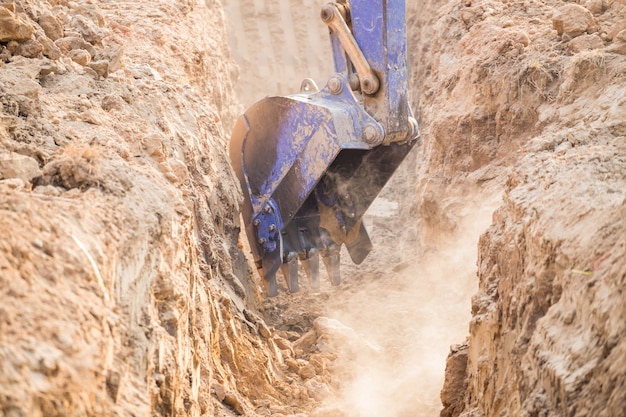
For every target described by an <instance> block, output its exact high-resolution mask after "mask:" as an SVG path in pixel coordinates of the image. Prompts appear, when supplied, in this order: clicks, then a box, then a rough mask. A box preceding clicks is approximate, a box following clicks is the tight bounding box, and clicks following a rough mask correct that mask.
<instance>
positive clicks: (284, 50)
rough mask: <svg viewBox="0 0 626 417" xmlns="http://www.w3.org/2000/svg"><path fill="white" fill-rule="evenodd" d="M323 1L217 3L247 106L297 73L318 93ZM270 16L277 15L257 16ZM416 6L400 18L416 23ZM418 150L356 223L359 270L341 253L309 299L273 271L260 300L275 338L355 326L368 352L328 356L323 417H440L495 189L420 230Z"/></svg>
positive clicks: (328, 63) (323, 69)
mask: <svg viewBox="0 0 626 417" xmlns="http://www.w3.org/2000/svg"><path fill="white" fill-rule="evenodd" d="M321 5H322V3H320V2H312V1H298V2H292V1H288V0H278V1H270V0H265V2H252V1H246V0H226V1H225V4H224V9H225V13H226V18H227V22H228V32H229V43H230V47H231V50H232V53H233V57H234V58H235V60H236V61H237V63H238V64H239V67H240V74H239V79H238V83H237V86H236V90H237V96H238V99H239V101H240V102H241V103H242V104H243V105H244V106H246V107H247V106H249V105H250V104H252V103H253V102H255V101H256V100H259V99H261V98H263V97H264V96H266V95H287V94H292V93H294V92H296V91H297V88H298V86H299V85H300V81H301V80H302V79H303V78H305V77H311V78H313V79H314V80H315V81H316V82H317V84H318V85H319V86H320V87H321V86H323V85H325V83H326V80H327V78H328V77H329V76H330V75H332V71H333V69H332V57H331V54H330V47H329V46H330V43H329V40H328V33H327V28H326V27H325V26H324V25H323V23H322V22H321V20H320V19H319V17H318V15H319V9H320V7H321ZM268 9H271V10H274V11H276V13H273V14H268V13H263V10H268ZM414 9H415V7H413V8H412V9H411V10H409V15H408V17H407V20H409V19H412V20H415V16H414V15H412V14H411V13H413V14H415V13H416V10H414ZM411 35H412V34H411V33H409V39H410V38H411ZM252 45H254V47H251V46H252ZM409 48H410V46H409ZM409 89H410V90H417V89H419V86H418V85H416V84H415V83H414V85H410V86H409ZM413 93H414V95H416V94H419V92H416V91H413ZM416 105H417V103H414V107H416ZM418 148H419V147H418ZM418 148H415V149H414V150H413V151H412V152H411V154H410V155H409V157H408V158H407V159H406V160H405V161H404V162H403V164H402V165H401V166H400V168H399V169H398V171H397V172H396V174H395V175H394V177H392V179H391V180H390V182H389V183H388V184H387V185H386V186H385V188H384V189H383V190H382V192H381V194H380V196H379V197H378V198H377V200H376V201H375V203H374V204H373V205H372V207H371V208H370V209H369V210H368V212H367V213H366V215H365V217H364V223H365V224H366V226H367V227H368V231H369V233H370V236H371V238H372V241H373V244H374V249H373V251H372V252H371V253H370V255H369V256H368V258H367V259H366V260H365V262H363V264H361V265H359V266H356V265H353V264H352V263H351V262H350V260H349V256H348V254H347V252H346V251H345V248H344V250H343V251H342V255H341V256H342V262H341V274H342V284H341V285H340V286H338V287H333V286H331V285H330V284H329V281H328V279H326V274H325V271H322V272H321V280H322V285H321V288H320V290H319V291H315V290H313V289H311V288H309V287H308V284H307V282H306V279H305V277H304V274H303V273H302V271H300V283H301V284H300V286H301V289H300V292H298V293H296V294H288V293H287V288H286V286H285V282H284V280H283V279H282V275H281V274H280V273H279V274H278V279H279V285H280V295H279V296H278V297H276V298H271V299H267V298H266V299H265V300H264V302H263V305H264V318H265V320H266V321H267V323H268V324H269V325H270V326H273V327H274V328H275V329H276V330H278V331H283V332H296V333H298V334H300V335H304V334H306V332H307V331H309V330H311V328H312V326H313V321H314V320H315V319H316V318H318V317H326V318H329V319H333V320H338V321H339V322H340V323H341V324H342V325H345V326H347V327H348V328H350V329H352V330H353V331H354V332H356V334H357V335H358V338H359V340H360V342H359V343H362V344H363V345H364V347H363V348H362V349H356V351H354V350H351V351H349V352H346V354H345V357H340V358H338V359H337V360H336V362H335V364H334V367H333V369H332V371H331V379H332V386H333V388H334V395H333V396H331V397H329V398H325V399H324V401H323V402H322V405H321V410H322V412H328V413H329V414H328V415H349V416H359V417H370V416H371V417H374V416H385V417H408V416H419V417H421V416H424V417H426V416H436V415H439V411H440V410H441V400H440V398H439V395H440V390H441V388H442V386H443V381H444V371H445V366H446V357H447V355H448V352H449V350H450V346H451V345H453V344H455V343H459V342H461V341H463V340H464V339H465V337H466V335H467V333H468V328H467V323H468V322H469V321H470V318H471V314H470V299H471V296H472V295H473V294H474V293H475V292H476V290H477V277H476V254H477V243H478V238H479V235H480V234H481V233H482V232H483V231H484V230H485V229H486V228H487V226H488V225H489V224H490V222H491V214H492V212H493V210H494V209H495V208H496V207H497V204H498V202H499V199H500V196H501V188H500V187H491V188H485V189H480V187H475V188H474V189H473V191H470V192H468V190H467V188H464V187H463V185H462V184H459V185H457V186H456V187H451V188H449V189H447V190H446V192H447V193H448V194H447V195H446V200H447V201H446V204H447V206H448V207H454V206H455V205H456V206H463V209H462V210H458V209H452V210H450V212H449V213H448V216H449V218H452V219H453V220H452V221H453V222H454V231H453V232H450V230H449V228H445V227H443V226H442V227H441V228H439V226H436V225H435V226H427V225H424V224H423V221H422V220H421V219H420V216H421V214H420V213H419V209H418V206H419V205H420V202H419V198H420V197H419V189H418V188H419V187H418V184H420V183H423V182H424V180H425V179H427V177H428V174H424V173H423V172H421V171H420V169H419V166H420V165H421V164H422V161H421V158H423V157H424V154H423V150H422V149H418ZM442 192H443V190H442ZM426 229H428V232H426V231H425V230H426ZM439 229H440V230H439ZM426 234H428V236H426ZM439 235H440V237H437V238H435V239H432V237H433V236H439ZM322 269H323V268H322ZM341 413H344V414H341ZM322 415H325V414H322Z"/></svg>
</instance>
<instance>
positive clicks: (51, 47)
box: [37, 36, 61, 61]
mask: <svg viewBox="0 0 626 417" xmlns="http://www.w3.org/2000/svg"><path fill="white" fill-rule="evenodd" d="M37 42H39V43H40V44H41V47H42V48H43V51H42V52H43V54H44V56H45V57H47V58H50V59H52V60H53V61H56V60H57V59H59V58H61V50H60V49H59V48H58V47H57V46H56V45H55V44H54V42H52V41H51V40H50V39H49V38H48V37H46V36H41V37H37Z"/></svg>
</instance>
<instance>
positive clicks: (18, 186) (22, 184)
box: [0, 178, 31, 191]
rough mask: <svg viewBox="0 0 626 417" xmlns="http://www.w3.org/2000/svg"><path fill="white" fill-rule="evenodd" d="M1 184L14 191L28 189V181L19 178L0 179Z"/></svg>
mask: <svg viewBox="0 0 626 417" xmlns="http://www.w3.org/2000/svg"><path fill="white" fill-rule="evenodd" d="M0 184H1V185H5V186H7V187H9V188H10V189H12V190H15V191H24V190H30V187H31V184H30V182H26V181H24V180H23V179H21V178H9V179H6V180H0Z"/></svg>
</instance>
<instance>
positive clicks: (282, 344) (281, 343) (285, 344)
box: [274, 335, 292, 351]
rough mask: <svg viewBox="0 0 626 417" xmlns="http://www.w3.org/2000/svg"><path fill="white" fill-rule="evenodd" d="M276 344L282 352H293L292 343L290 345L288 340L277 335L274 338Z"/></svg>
mask: <svg viewBox="0 0 626 417" xmlns="http://www.w3.org/2000/svg"><path fill="white" fill-rule="evenodd" d="M274 343H276V346H278V348H279V349H281V350H288V351H291V350H292V349H291V343H289V341H288V340H286V339H283V338H282V337H280V336H277V335H275V336H274Z"/></svg>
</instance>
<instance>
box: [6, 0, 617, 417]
mask: <svg viewBox="0 0 626 417" xmlns="http://www.w3.org/2000/svg"><path fill="white" fill-rule="evenodd" d="M0 3H2V4H0V22H1V25H0V104H1V108H0V110H1V114H0V213H1V214H0V232H1V236H2V238H0V300H1V302H0V410H1V412H2V415H3V416H7V417H8V416H11V417H16V416H100V415H102V416H104V415H107V416H109V415H120V416H131V415H134V416H147V415H159V416H173V415H176V416H187V415H189V416H200V415H206V416H232V415H247V416H256V415H272V416H306V415H309V416H317V417H324V416H341V415H346V416H361V417H369V416H388V417H404V416H422V415H424V416H426V415H429V416H433V415H437V414H438V413H439V410H440V409H441V406H440V404H439V398H438V395H439V390H440V389H441V386H442V385H443V367H444V360H445V356H446V353H447V351H448V346H449V345H450V344H453V343H457V342H462V341H463V338H464V337H465V334H466V333H467V332H468V324H467V323H468V322H470V320H471V325H470V326H469V338H468V341H467V342H466V343H461V344H460V345H456V346H455V347H454V348H453V352H452V354H451V355H450V360H449V361H448V371H447V379H446V383H445V386H444V390H443V392H442V397H441V400H442V401H443V404H444V405H445V409H444V411H443V412H442V415H444V416H458V415H461V414H462V415H464V416H466V417H469V416H495V415H501V416H509V415H510V416H518V415H524V416H525V415H528V416H588V415H594V416H595V415H598V416H620V415H622V413H623V410H624V409H625V408H626V398H625V397H624V392H626V390H625V384H626V381H625V379H624V375H625V371H626V363H624V358H626V352H625V349H626V344H625V343H624V341H623V338H622V337H621V334H622V333H623V332H624V321H623V317H624V314H626V312H625V311H624V305H626V303H625V300H624V295H623V291H622V289H623V286H624V280H625V277H626V268H625V267H624V262H623V259H624V256H623V255H624V252H625V247H624V245H625V244H626V242H625V241H624V238H623V236H624V228H625V224H624V220H623V219H624V216H625V215H626V212H625V207H626V195H625V194H626V192H625V190H626V184H625V183H624V182H625V181H626V180H625V178H626V172H625V171H624V170H625V167H626V160H625V159H626V146H625V143H626V128H625V126H624V120H626V101H625V98H624V97H626V57H625V55H624V54H626V31H625V29H626V23H625V22H626V20H625V16H626V5H625V4H624V2H623V1H618V0H613V1H611V0H589V1H586V2H582V3H581V4H577V3H566V2H561V1H548V2H538V1H532V0H526V1H521V0H515V1H507V2H498V1H492V0H474V1H471V0H470V1H467V0H464V1H441V0H427V1H423V2H409V4H408V11H409V16H408V17H409V18H408V25H409V51H410V59H411V61H412V68H413V69H412V72H411V74H412V78H411V81H412V82H411V89H412V96H413V103H414V108H415V109H416V110H417V113H418V115H419V118H420V125H421V129H422V141H423V143H422V146H421V147H420V148H419V149H418V150H416V151H415V152H414V153H413V154H412V155H410V156H409V158H408V160H407V162H406V163H405V164H404V165H403V167H402V168H401V170H400V172H399V173H398V175H397V176H396V177H395V178H394V180H393V181H392V183H391V184H389V186H388V187H387V188H386V189H385V190H384V191H383V195H382V196H383V197H384V200H381V201H380V202H379V203H378V205H377V207H375V208H374V209H373V210H372V212H371V213H369V214H368V217H367V221H368V222H369V225H370V227H371V229H372V232H373V238H374V244H375V248H376V249H375V251H374V252H373V253H372V254H371V255H370V258H369V259H368V260H367V261H366V263H365V264H364V265H362V267H360V268H358V269H357V268H355V267H353V266H352V265H347V264H346V265H344V266H343V274H344V278H345V280H344V284H342V286H341V287H339V288H331V287H330V286H329V285H327V284H326V285H325V286H323V288H322V290H321V291H320V293H318V294H314V293H311V292H303V293H301V294H298V295H297V296H295V297H288V296H287V295H285V294H282V295H281V296H279V297H278V298H276V299H273V300H264V299H263V298H262V296H261V294H260V292H259V288H260V286H259V285H258V281H257V279H258V278H257V277H256V276H255V275H254V273H253V272H252V271H251V270H250V268H249V267H248V264H247V262H246V260H245V258H244V255H243V252H242V250H241V248H242V247H241V245H240V244H239V242H238V231H239V220H238V217H237V212H238V205H239V201H240V194H239V190H238V188H237V187H238V186H237V185H236V184H237V183H236V181H235V179H234V177H233V175H232V171H231V169H230V167H229V164H228V160H227V156H226V142H227V135H228V132H229V130H230V126H232V123H233V120H234V118H235V117H236V115H237V114H238V113H239V112H240V110H241V107H240V105H239V104H238V100H237V98H236V96H238V97H239V101H240V102H242V103H245V104H249V103H250V102H252V101H254V100H256V99H258V98H260V97H262V96H263V95H265V94H273V93H280V94H285V93H289V92H291V91H294V90H295V89H297V88H298V86H299V82H300V79H301V78H303V77H305V76H312V77H314V78H315V79H316V81H318V83H320V84H322V83H323V82H324V80H325V79H326V77H327V75H328V71H329V70H328V68H329V67H328V63H329V59H328V54H327V50H326V49H325V45H326V39H325V37H324V33H325V30H324V28H323V27H322V26H321V25H320V24H319V21H318V19H317V16H318V12H317V11H316V10H317V9H318V8H319V6H320V5H321V3H319V2H316V1H311V0H309V1H305V0H303V1H302V2H287V1H278V0H276V1H270V0H265V1H260V0H257V1H254V2H247V1H245V0H241V1H235V0H228V1H224V4H223V6H224V11H225V12H226V16H227V17H228V19H229V21H228V27H229V28H230V30H229V32H228V35H227V31H226V26H225V15H224V11H223V10H222V5H221V4H220V3H218V2H216V1H210V0H209V1H206V2H199V1H194V0H186V1H179V2H171V1H165V0H163V1H143V2H139V1H127V2H116V1H107V2H92V1H87V0H84V1H75V2H67V1H43V0H28V1H26V0H25V1H2V2H0ZM322 3H323V2H322ZM308 11H310V15H309V14H308V13H309V12H308ZM289 16H292V18H291V19H290V18H289ZM291 33H293V35H292V36H290V35H289V34H291ZM228 39H230V43H231V46H230V48H232V50H233V55H232V57H233V58H234V59H237V61H238V63H239V69H238V68H237V66H236V65H235V63H234V61H233V59H231V54H230V52H229V47H228V46H227V41H228ZM236 79H239V82H238V83H237V86H238V87H237V94H236V93H235V84H236ZM498 206H499V207H498ZM496 208H497V210H496ZM494 210H495V213H494ZM492 213H493V217H492ZM489 224H491V226H489ZM488 226H489V227H488ZM484 231H486V232H485V233H484V234H483V235H482V237H481V238H480V242H479V244H478V279H476V257H477V249H476V248H477V243H478V236H479V235H480V234H481V233H483V232H484ZM477 281H478V282H477ZM476 291H478V292H477V294H476V295H475V296H474V297H473V298H472V300H471V305H470V297H471V295H472V294H473V293H475V292H476ZM470 314H471V315H470Z"/></svg>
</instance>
